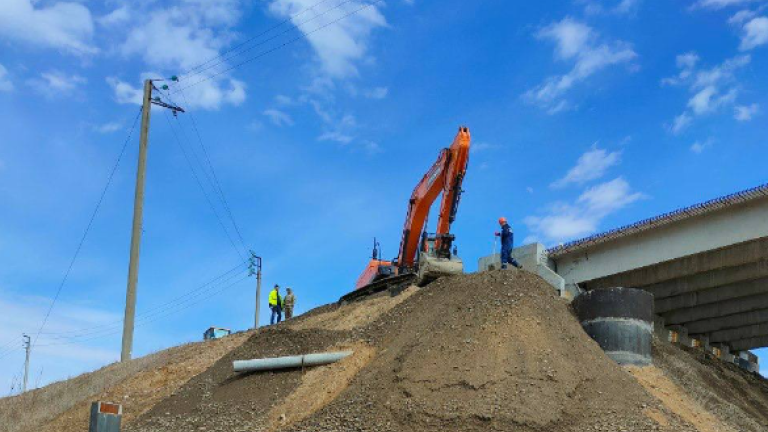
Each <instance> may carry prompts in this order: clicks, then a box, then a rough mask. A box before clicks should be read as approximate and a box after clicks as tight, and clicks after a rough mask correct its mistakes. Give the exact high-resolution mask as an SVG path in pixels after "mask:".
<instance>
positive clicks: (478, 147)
mask: <svg viewBox="0 0 768 432" xmlns="http://www.w3.org/2000/svg"><path fill="white" fill-rule="evenodd" d="M498 147H499V146H497V145H496V144H491V143H489V142H485V141H479V142H476V143H472V146H471V147H470V148H469V152H470V153H473V154H474V153H480V152H484V151H487V150H492V149H495V148H498Z"/></svg>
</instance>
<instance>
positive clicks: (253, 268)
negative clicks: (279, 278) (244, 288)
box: [248, 251, 261, 328]
mask: <svg viewBox="0 0 768 432" xmlns="http://www.w3.org/2000/svg"><path fill="white" fill-rule="evenodd" d="M250 252H251V258H250V259H249V260H248V261H249V264H248V268H249V270H250V272H249V274H248V276H253V275H254V274H255V275H256V311H255V312H254V314H253V328H259V310H260V309H261V257H260V256H256V253H254V252H253V251H250ZM254 272H255V273H254Z"/></svg>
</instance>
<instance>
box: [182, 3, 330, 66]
mask: <svg viewBox="0 0 768 432" xmlns="http://www.w3.org/2000/svg"><path fill="white" fill-rule="evenodd" d="M328 1H329V0H321V1H319V2H317V3H315V4H313V5H312V6H309V7H307V8H305V9H303V10H301V11H299V12H297V13H296V14H294V15H290V16H289V17H288V18H286V19H285V20H283V21H281V22H279V23H277V24H276V25H274V26H272V27H270V28H268V29H267V30H265V31H263V32H261V33H259V34H257V35H256V36H253V37H250V38H248V39H247V40H245V41H243V42H241V43H239V44H237V45H235V46H233V47H231V48H229V49H227V50H225V51H224V52H222V53H221V54H219V55H216V56H213V57H211V58H209V59H208V60H206V61H204V62H202V63H200V64H198V65H197V66H193V67H191V68H189V69H187V70H186V71H184V72H183V73H182V75H186V74H189V73H192V72H195V71H196V70H197V69H199V68H201V67H203V66H205V65H206V64H208V63H210V62H212V61H214V60H216V59H220V58H224V57H225V56H226V55H227V54H229V53H230V52H233V51H235V50H237V49H239V48H240V47H243V46H245V45H248V44H249V43H251V42H252V41H254V40H256V39H258V38H260V37H262V36H264V35H266V34H267V33H269V32H271V31H273V30H277V29H278V28H280V27H282V26H284V25H285V24H287V23H289V22H291V21H292V20H293V19H294V18H297V17H299V16H301V15H302V14H304V13H305V12H308V11H310V10H312V9H314V8H316V7H317V6H320V5H321V4H323V3H326V2H328Z"/></svg>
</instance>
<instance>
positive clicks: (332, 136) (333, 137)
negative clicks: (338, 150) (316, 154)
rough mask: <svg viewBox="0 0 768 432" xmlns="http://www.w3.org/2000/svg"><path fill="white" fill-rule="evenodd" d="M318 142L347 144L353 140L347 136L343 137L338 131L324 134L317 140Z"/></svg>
mask: <svg viewBox="0 0 768 432" xmlns="http://www.w3.org/2000/svg"><path fill="white" fill-rule="evenodd" d="M317 139H318V140H319V141H335V142H337V143H340V144H349V143H351V142H352V140H353V139H354V138H353V137H351V136H349V135H344V134H343V133H341V132H339V131H333V132H325V133H324V134H322V135H320V136H319V137H318V138H317Z"/></svg>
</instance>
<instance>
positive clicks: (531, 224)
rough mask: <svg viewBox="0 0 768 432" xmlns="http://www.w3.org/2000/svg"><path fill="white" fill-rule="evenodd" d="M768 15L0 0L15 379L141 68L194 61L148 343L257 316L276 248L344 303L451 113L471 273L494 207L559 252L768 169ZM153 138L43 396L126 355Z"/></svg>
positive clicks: (735, 6) (337, 2)
mask: <svg viewBox="0 0 768 432" xmlns="http://www.w3.org/2000/svg"><path fill="white" fill-rule="evenodd" d="M313 5H314V8H312V9H309V10H307V8H308V7H311V6H313ZM765 8H766V3H765V2H763V1H757V0H756V1H748V0H697V1H676V2H654V3H653V4H651V2H647V1H642V0H621V1H614V0H610V1H609V0H605V1H598V0H594V1H592V0H574V1H571V2H509V1H502V0H485V1H475V2H454V1H443V2H426V1H422V0H410V1H408V0H390V1H386V2H377V3H372V4H371V3H363V1H362V0H347V1H344V0H326V1H319V0H263V1H245V0H208V1H204V0H175V1H169V2H159V1H155V0H142V1H131V2H128V1H121V0H108V1H104V2H95V1H81V2H66V1H52V0H39V1H31V0H6V1H4V2H3V3H2V5H0V44H2V50H0V116H1V118H2V119H3V122H2V123H3V138H2V139H0V210H2V211H0V227H2V229H0V259H2V262H3V263H4V265H3V266H0V348H2V349H0V370H2V371H3V372H0V392H3V393H4V392H7V390H8V389H10V387H11V385H12V382H14V380H18V374H19V372H20V367H21V365H22V363H23V352H22V351H21V350H19V349H15V350H11V351H8V352H7V353H6V351H7V350H8V349H10V348H14V347H16V348H17V347H18V346H20V336H21V333H22V332H28V333H32V334H36V332H37V330H38V329H39V327H40V324H41V322H42V321H43V318H44V316H45V314H46V311H47V310H48V307H49V305H50V304H51V300H52V299H53V297H54V295H55V294H56V292H57V289H58V286H59V284H60V282H61V280H62V277H63V275H64V273H65V271H66V269H67V267H68V265H69V262H70V260H71V258H72V255H73V253H74V251H75V248H76V247H77V245H78V242H79V240H80V238H81V236H82V234H83V231H84V229H85V227H86V224H87V222H88V220H89V218H90V216H91V213H92V212H93V209H94V206H95V205H96V203H97V201H98V199H99V196H100V194H101V191H102V189H103V188H104V184H105V182H106V179H107V177H108V176H109V173H110V171H111V169H112V167H113V165H114V163H115V160H116V158H117V157H118V154H119V153H120V149H121V148H122V145H123V143H124V142H125V140H126V137H127V136H128V134H129V130H130V129H131V124H132V122H133V119H134V118H135V116H136V114H137V112H138V105H137V101H138V100H139V99H140V88H141V81H142V79H143V78H146V77H151V78H163V77H165V78H167V77H170V76H172V75H178V76H179V77H180V83H179V84H172V85H171V88H170V90H169V93H170V94H169V95H168V96H169V97H170V100H173V101H174V102H176V103H178V104H180V105H182V106H184V107H185V108H187V109H188V113H187V114H181V115H180V116H179V118H178V119H174V118H173V117H169V116H168V114H167V113H165V112H164V111H163V110H158V109H154V110H153V118H152V124H151V137H150V148H149V158H148V174H147V195H146V205H145V218H144V236H143V244H142V256H141V273H140V283H139V293H138V313H139V317H138V318H139V324H140V325H139V326H138V327H137V331H136V345H135V353H136V354H137V355H143V354H146V353H148V352H152V351H154V350H157V349H161V348H164V347H168V346H172V345H176V344H179V343H181V342H185V341H193V340H198V339H200V337H201V335H202V332H203V331H204V330H205V329H206V328H207V327H208V326H210V325H218V326H225V327H230V328H233V329H244V328H247V327H248V326H249V325H250V324H251V322H252V316H253V303H254V286H255V281H254V280H253V278H250V279H248V278H246V277H245V274H246V272H245V270H244V268H243V267H239V268H235V267H236V266H238V264H240V263H241V262H242V258H241V256H242V255H243V254H244V249H253V250H255V251H256V252H257V253H259V254H260V255H262V256H263V257H264V285H265V287H269V286H271V285H272V284H274V283H280V284H281V285H283V286H285V285H289V286H293V287H294V288H295V290H296V293H297V296H298V305H297V308H298V310H299V311H305V310H307V309H310V308H312V307H314V306H317V305H320V304H324V303H328V302H331V301H334V300H335V299H336V298H338V297H339V296H340V295H341V294H344V293H345V292H347V291H348V290H349V289H350V288H351V287H352V286H353V284H354V281H355V279H356V278H357V275H358V273H359V272H360V271H361V270H362V268H363V266H364V265H365V263H366V261H367V259H368V256H369V254H370V248H371V239H372V237H374V236H376V237H377V238H378V239H379V241H380V242H381V244H382V247H383V252H384V255H385V256H394V255H396V248H397V247H398V244H399V240H400V232H401V229H402V223H403V219H404V216H405V210H406V204H407V199H408V197H409V196H410V193H411V190H412V188H413V187H414V185H415V184H416V182H417V181H418V180H419V179H420V178H421V176H422V175H423V173H424V172H425V171H426V170H427V168H428V167H429V166H430V165H431V164H432V162H433V161H434V159H435V158H436V156H437V153H438V151H439V149H440V148H442V147H444V146H447V145H448V144H450V142H451V140H452V138H453V136H454V135H455V133H456V130H457V128H458V126H459V125H467V126H469V127H470V129H471V131H472V137H473V147H474V149H473V152H472V155H471V160H470V171H469V174H468V177H467V179H466V181H465V187H464V189H465V190H466V193H465V195H464V196H463V199H462V203H461V208H460V211H459V216H458V220H457V222H456V223H455V225H454V231H455V233H456V235H457V237H458V243H457V244H458V247H459V251H460V255H461V256H462V257H463V258H464V259H465V262H466V263H467V270H474V269H475V268H476V262H477V258H479V257H480V256H483V255H486V254H488V253H490V252H491V251H492V249H493V245H494V243H493V232H494V230H495V228H496V222H495V221H496V219H497V218H498V217H499V216H501V215H505V216H506V217H507V218H509V219H510V221H512V222H513V225H514V227H515V229H516V232H517V237H518V239H519V241H522V240H525V241H541V242H543V243H545V244H547V245H554V244H557V243H559V242H563V241H567V240H571V239H575V238H579V237H582V236H585V235H589V234H593V233H596V232H600V231H602V230H605V229H610V228H613V227H616V226H620V225H623V224H626V223H630V222H634V221H636V220H639V219H642V218H645V217H649V216H653V215H656V214H659V213H662V212H666V211H670V210H674V209H676V208H679V207H682V206H686V205H690V204H693V203H696V202H699V201H703V200H706V199H710V198H714V197H717V196H720V195H724V194H727V193H731V192H734V191H737V190H741V189H745V188H749V187H752V186H756V185H758V184H762V183H765V182H766V181H767V177H766V172H765V168H764V164H763V163H762V161H764V160H766V157H767V156H768V148H767V147H766V145H765V136H766V132H768V131H767V130H766V129H768V128H767V127H766V122H765V119H766V110H768V100H766V96H765V95H766V94H768V93H766V89H767V87H768V81H766V80H765V79H761V78H760V77H764V76H766V71H768V11H765ZM290 24H293V25H295V26H298V28H297V27H294V26H292V25H290ZM254 38H255V39H254ZM242 44H245V45H242ZM232 49H234V51H229V50H232ZM221 54H225V55H224V58H223V59H222V58H218V59H217V60H215V61H213V62H209V63H206V64H205V67H204V68H198V69H194V68H195V66H197V65H200V64H201V63H204V62H206V61H207V60H210V59H212V58H217V57H216V56H218V55H221ZM209 66H210V68H208V67H209ZM201 69H202V70H201ZM190 70H192V71H191V72H190ZM195 126H197V130H198V131H199V133H200V138H201V139H202V142H203V143H204V145H205V148H206V149H207V155H208V157H209V158H210V161H211V163H212V165H213V167H214V168H215V176H216V179H218V182H219V183H220V185H221V189H222V190H223V191H224V193H225V196H226V198H227V202H228V204H229V208H230V210H231V213H232V215H233V216H234V220H235V221H236V223H237V225H238V228H239V231H240V233H241V235H242V238H243V241H242V242H241V241H240V239H239V236H238V234H237V233H236V231H235V229H234V227H233V225H232V223H231V220H230V218H229V217H228V216H227V215H228V211H227V209H226V208H225V207H224V205H223V204H222V203H221V201H220V200H219V199H217V193H216V191H215V189H214V186H212V184H213V183H215V182H209V181H208V180H209V178H211V179H212V178H213V173H211V172H210V169H209V168H208V164H207V162H206V155H205V154H204V153H203V150H202V148H201V146H200V142H199V139H198V137H197V133H196V131H195ZM174 132H175V133H176V135H174ZM175 136H178V142H177V141H176V138H175ZM137 144H138V137H137V134H136V133H134V135H133V136H132V138H131V140H130V141H129V145H128V147H127V150H126V153H125V155H124V157H123V159H122V160H121V163H120V165H119V166H118V169H117V171H116V174H115V177H114V179H113V182H112V183H111V185H110V187H109V189H108V191H107V193H106V195H105V198H104V201H103V203H102V205H101V207H100V210H99V212H98V214H97V216H96V218H95V220H94V223H93V226H92V228H91V231H90V233H89V235H88V237H87V239H86V241H85V243H84V245H83V248H82V250H81V252H80V254H79V256H78V259H77V260H76V262H75V265H74V267H73V269H72V272H71V274H70V276H69V278H68V280H67V282H66V284H65V285H64V286H63V289H62V290H61V295H60V297H59V298H58V300H57V302H56V304H55V307H54V309H53V311H52V313H51V315H50V317H49V319H48V321H47V324H46V326H45V328H44V329H43V334H42V335H41V337H40V339H39V340H38V345H39V346H38V347H36V349H35V351H34V353H33V361H32V384H36V383H40V384H44V383H47V382H50V381H53V380H57V379H62V378H66V377H67V376H73V375H76V374H78V373H81V372H83V371H86V370H92V369H94V368H96V367H99V366H101V365H103V364H105V363H108V362H111V361H114V360H115V359H117V358H119V348H120V320H121V319H122V308H123V304H124V296H125V294H124V293H125V283H126V273H127V258H128V246H129V239H130V226H131V215H132V198H133V187H134V179H135V169H136V158H137ZM180 145H181V148H184V149H185V150H184V151H185V152H187V153H186V154H187V156H188V157H189V160H190V163H191V165H192V166H193V167H194V169H195V174H193V173H192V171H191V170H190V167H189V165H188V163H187V159H186V158H185V156H184V153H183V152H182V151H181V150H180V147H179V146H180ZM195 175H196V176H197V178H198V179H199V180H200V184H202V185H203V187H204V188H205V189H206V194H207V196H208V199H210V201H211V203H213V205H214V208H215V209H216V210H215V212H214V210H212V208H211V206H210V205H209V204H208V201H207V200H206V195H204V194H203V192H202V191H201V189H200V187H199V186H198V183H197V182H196V180H195ZM217 214H218V216H219V217H220V218H221V221H222V223H223V224H224V225H225V226H226V229H227V231H228V235H229V236H230V238H231V239H232V241H231V242H230V240H229V238H228V237H227V235H226V234H225V232H224V230H223V229H222V227H221V225H220V223H219V220H218V219H217V216H216V215H217ZM433 222H434V221H433ZM229 270H232V272H230V273H226V272H227V271H229ZM222 275H223V277H222V278H220V279H215V278H217V277H220V276H222ZM210 281H213V283H212V284H210V285H204V284H206V283H207V282H210ZM265 291H266V288H265ZM262 303H264V301H262ZM265 318H266V309H264V310H262V321H263V320H264V319H265ZM6 347H9V348H6ZM3 353H5V354H3ZM764 362H768V359H766V360H765V361H764Z"/></svg>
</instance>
